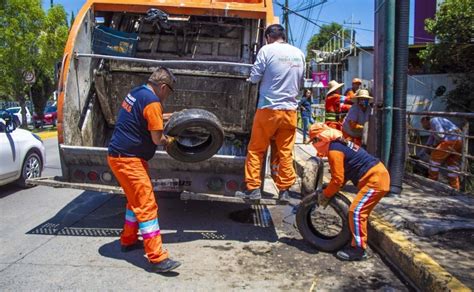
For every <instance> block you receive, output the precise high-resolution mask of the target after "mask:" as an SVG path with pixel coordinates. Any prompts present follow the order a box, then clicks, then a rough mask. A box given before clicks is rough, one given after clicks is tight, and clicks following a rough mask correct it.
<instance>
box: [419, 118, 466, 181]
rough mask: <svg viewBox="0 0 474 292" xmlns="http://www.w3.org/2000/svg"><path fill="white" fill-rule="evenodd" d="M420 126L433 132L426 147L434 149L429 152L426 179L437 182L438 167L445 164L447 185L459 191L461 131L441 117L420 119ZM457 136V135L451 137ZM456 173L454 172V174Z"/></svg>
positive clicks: (422, 151) (420, 154)
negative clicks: (429, 157) (428, 166)
mask: <svg viewBox="0 0 474 292" xmlns="http://www.w3.org/2000/svg"><path fill="white" fill-rule="evenodd" d="M421 125H422V126H423V128H424V129H425V130H431V131H434V133H431V135H430V137H429V138H428V141H427V143H426V145H427V146H431V147H435V148H436V149H434V150H432V151H431V160H430V168H429V175H428V177H429V178H430V179H432V180H438V177H439V167H440V166H441V165H442V164H443V163H446V165H447V168H448V182H449V185H450V186H451V187H452V188H454V189H456V190H459V188H460V182H459V174H458V173H456V172H459V171H460V168H459V162H460V160H461V151H462V144H463V143H462V139H461V136H458V135H459V134H461V130H460V129H459V128H458V127H457V126H456V125H455V124H453V122H451V121H450V120H448V119H446V118H442V117H435V118H430V117H429V116H426V117H423V118H421ZM452 134H458V135H452ZM425 151H426V150H425V148H423V150H421V152H420V153H419V156H422V154H423V153H424V152H425ZM454 171H456V172H454Z"/></svg>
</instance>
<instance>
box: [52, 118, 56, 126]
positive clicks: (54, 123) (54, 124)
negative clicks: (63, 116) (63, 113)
mask: <svg viewBox="0 0 474 292" xmlns="http://www.w3.org/2000/svg"><path fill="white" fill-rule="evenodd" d="M52 125H53V127H56V119H54V120H53V123H52Z"/></svg>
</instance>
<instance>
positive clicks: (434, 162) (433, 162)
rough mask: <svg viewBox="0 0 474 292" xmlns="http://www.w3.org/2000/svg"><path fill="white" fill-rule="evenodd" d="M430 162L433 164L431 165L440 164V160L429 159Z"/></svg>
mask: <svg viewBox="0 0 474 292" xmlns="http://www.w3.org/2000/svg"><path fill="white" fill-rule="evenodd" d="M430 164H433V165H441V163H440V162H436V161H433V160H430Z"/></svg>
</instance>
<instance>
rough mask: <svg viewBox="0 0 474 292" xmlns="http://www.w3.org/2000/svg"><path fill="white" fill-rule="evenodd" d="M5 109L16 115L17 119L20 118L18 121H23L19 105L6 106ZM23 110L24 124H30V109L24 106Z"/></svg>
mask: <svg viewBox="0 0 474 292" xmlns="http://www.w3.org/2000/svg"><path fill="white" fill-rule="evenodd" d="M6 110H7V112H9V113H11V114H13V115H15V116H17V117H18V119H19V120H20V122H22V121H23V119H22V113H21V107H19V106H15V107H10V108H7V109H6ZM25 110H26V124H28V125H29V124H31V113H30V110H29V109H28V108H27V107H26V108H25Z"/></svg>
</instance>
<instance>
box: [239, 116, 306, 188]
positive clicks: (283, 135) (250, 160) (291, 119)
mask: <svg viewBox="0 0 474 292" xmlns="http://www.w3.org/2000/svg"><path fill="white" fill-rule="evenodd" d="M296 119H297V113H296V111H285V110H271V109H258V110H257V112H256V113H255V119H254V121H253V127H252V136H251V137H250V143H249V146H248V151H247V159H246V160H245V182H246V184H247V189H249V190H254V189H258V188H260V186H261V185H262V179H261V170H262V165H263V158H264V156H265V153H266V151H267V149H268V146H269V145H270V139H272V137H274V139H275V146H276V149H278V151H277V155H276V157H274V159H272V161H275V162H276V161H278V164H277V165H278V166H277V171H276V172H275V176H274V177H275V178H276V181H275V184H276V186H277V187H278V189H279V190H286V189H288V188H289V187H290V186H291V185H293V184H294V183H295V180H296V174H295V169H294V168H293V146H294V145H295V139H296Z"/></svg>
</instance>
